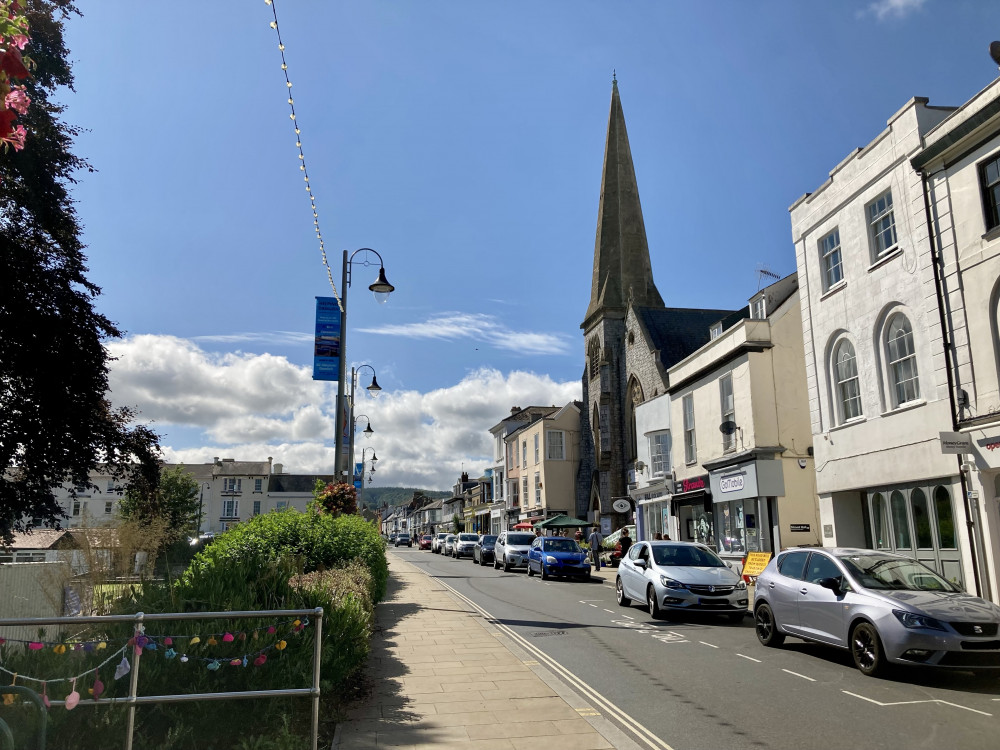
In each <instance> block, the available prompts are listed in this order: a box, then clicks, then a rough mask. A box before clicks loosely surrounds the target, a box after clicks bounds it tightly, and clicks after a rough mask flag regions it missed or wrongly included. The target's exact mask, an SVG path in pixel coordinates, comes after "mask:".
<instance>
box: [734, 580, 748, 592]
mask: <svg viewBox="0 0 1000 750" xmlns="http://www.w3.org/2000/svg"><path fill="white" fill-rule="evenodd" d="M746 588H747V582H746V581H740V582H739V583H737V584H736V590H737V591H746Z"/></svg>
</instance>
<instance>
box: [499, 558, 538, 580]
mask: <svg viewBox="0 0 1000 750" xmlns="http://www.w3.org/2000/svg"><path fill="white" fill-rule="evenodd" d="M504 570H506V568H504ZM533 575H535V571H533V570H532V569H531V560H528V578H531V576H533Z"/></svg>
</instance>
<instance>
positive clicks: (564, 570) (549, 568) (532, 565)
mask: <svg viewBox="0 0 1000 750" xmlns="http://www.w3.org/2000/svg"><path fill="white" fill-rule="evenodd" d="M536 570H537V571H538V573H539V575H541V577H542V580H543V581H544V580H545V579H546V578H548V577H549V576H577V577H579V578H585V579H586V578H590V562H588V560H587V553H586V552H584V551H583V550H582V549H580V545H579V544H577V543H576V542H575V541H573V540H572V539H566V538H565V537H561V536H540V537H536V538H535V540H534V541H533V542H532V543H531V547H530V548H529V549H528V575H529V576H533V575H534V574H535V571H536Z"/></svg>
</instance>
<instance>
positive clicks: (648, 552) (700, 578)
mask: <svg viewBox="0 0 1000 750" xmlns="http://www.w3.org/2000/svg"><path fill="white" fill-rule="evenodd" d="M615 594H616V596H617V599H618V604H620V605H621V606H623V607H627V606H629V605H630V604H631V603H632V600H633V599H637V600H639V601H642V602H645V603H646V607H647V609H649V614H650V616H652V617H653V618H658V617H660V616H661V615H662V614H663V613H664V612H671V611H672V612H681V611H683V612H712V613H718V614H724V615H726V616H727V617H728V618H729V619H730V620H732V621H733V622H742V621H743V618H744V617H746V615H747V585H746V583H744V582H743V579H741V578H740V577H739V576H738V575H736V574H735V573H734V572H733V571H732V570H730V569H729V567H728V566H727V565H726V564H725V563H724V562H722V560H721V559H720V558H719V556H718V555H716V554H715V553H714V552H712V550H710V549H708V548H707V547H704V546H702V545H700V544H692V543H691V542H636V543H635V544H633V545H632V548H631V549H630V550H629V551H628V554H627V555H625V556H624V557H623V558H622V560H621V562H620V563H619V564H618V575H617V576H616V577H615Z"/></svg>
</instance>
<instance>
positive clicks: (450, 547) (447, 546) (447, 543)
mask: <svg viewBox="0 0 1000 750" xmlns="http://www.w3.org/2000/svg"><path fill="white" fill-rule="evenodd" d="M457 543H458V535H457V534H448V536H446V537H445V538H444V541H443V542H441V552H442V553H443V554H445V555H449V556H450V555H451V554H453V553H454V552H455V544H457Z"/></svg>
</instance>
